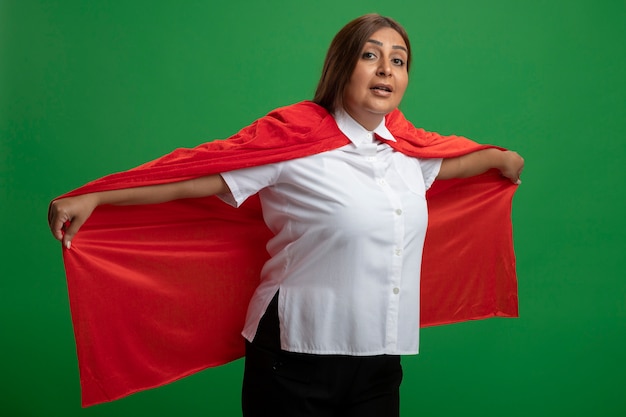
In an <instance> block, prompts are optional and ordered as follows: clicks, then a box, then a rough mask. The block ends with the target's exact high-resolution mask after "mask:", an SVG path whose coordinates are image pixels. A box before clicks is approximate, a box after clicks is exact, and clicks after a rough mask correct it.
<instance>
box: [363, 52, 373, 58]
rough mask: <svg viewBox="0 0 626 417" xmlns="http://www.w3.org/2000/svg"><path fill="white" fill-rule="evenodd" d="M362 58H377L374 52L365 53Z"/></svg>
mask: <svg viewBox="0 0 626 417" xmlns="http://www.w3.org/2000/svg"><path fill="white" fill-rule="evenodd" d="M361 57H362V58H363V59H374V58H376V55H374V53H373V52H363V55H362V56H361Z"/></svg>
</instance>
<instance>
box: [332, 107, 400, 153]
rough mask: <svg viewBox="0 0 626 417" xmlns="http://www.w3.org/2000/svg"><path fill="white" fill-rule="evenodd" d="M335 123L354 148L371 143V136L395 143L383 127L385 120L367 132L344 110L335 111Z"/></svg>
mask: <svg viewBox="0 0 626 417" xmlns="http://www.w3.org/2000/svg"><path fill="white" fill-rule="evenodd" d="M334 118H335V122H337V126H338V127H339V130H341V132H342V133H343V134H344V135H346V136H347V137H348V139H350V142H352V143H353V144H354V145H355V146H360V145H362V144H364V143H372V141H373V137H374V136H373V135H372V133H374V134H375V135H377V136H379V137H381V138H382V139H385V140H389V141H392V142H395V141H396V139H395V138H394V137H393V135H392V134H391V132H390V131H389V129H387V126H385V119H384V118H383V120H382V121H381V122H380V124H379V125H378V126H376V129H374V130H372V131H369V130H367V129H365V128H364V127H363V126H361V125H360V124H359V123H358V122H357V121H356V120H354V119H353V118H352V116H350V115H349V114H348V113H347V112H346V111H345V110H341V109H340V110H337V111H336V112H335V114H334Z"/></svg>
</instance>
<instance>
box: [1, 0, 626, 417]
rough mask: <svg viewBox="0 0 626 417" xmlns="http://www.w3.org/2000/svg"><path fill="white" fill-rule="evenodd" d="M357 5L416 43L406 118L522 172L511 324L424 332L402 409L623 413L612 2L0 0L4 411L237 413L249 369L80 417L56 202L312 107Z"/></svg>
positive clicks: (623, 85)
mask: <svg viewBox="0 0 626 417" xmlns="http://www.w3.org/2000/svg"><path fill="white" fill-rule="evenodd" d="M368 12H378V13H381V14H385V15H389V16H392V17H395V18H396V19H398V20H399V21H400V22H401V23H403V24H404V25H405V27H406V28H407V30H408V32H409V34H410V35H411V39H412V43H413V47H414V52H415V53H414V66H413V68H412V71H411V74H410V78H411V82H410V86H409V89H408V91H407V94H406V96H405V99H404V102H403V105H402V108H403V111H404V112H405V114H406V115H407V116H408V117H409V118H410V119H411V120H412V121H413V122H414V123H415V124H416V125H418V126H422V127H424V128H426V129H428V130H434V131H438V132H441V133H446V134H447V133H456V134H462V135H465V136H468V137H471V138H473V139H475V140H477V141H479V142H484V143H496V144H499V145H502V146H505V147H509V148H511V149H514V150H517V151H518V152H520V153H521V154H522V155H523V156H524V157H525V159H526V170H525V171H524V176H523V184H522V186H521V187H520V189H519V191H518V193H517V194H516V197H515V201H514V212H513V221H514V231H515V242H516V253H517V260H518V273H519V293H520V313H521V317H520V318H519V319H492V320H485V321H477V322H470V323H462V324H456V325H449V326H443V327H436V328H428V329H425V330H423V333H422V347H421V354H420V355H419V356H416V357H406V358H404V366H405V371H406V372H405V380H404V384H403V388H402V395H403V397H402V414H403V415H404V416H412V415H423V416H433V415H436V416H457V415H465V416H482V417H484V416H500V415H506V416H509V417H512V416H569V417H571V416H624V415H626V395H625V393H626V360H625V350H626V280H625V278H626V274H625V273H624V272H625V268H624V264H623V262H624V252H625V250H626V245H625V243H624V237H625V236H624V235H625V233H624V232H625V230H626V228H625V226H626V223H625V220H624V215H625V214H626V210H625V204H624V203H625V197H626V193H625V189H626V187H625V186H624V183H625V182H624V172H625V169H624V158H625V157H626V146H625V143H626V141H625V139H624V133H625V132H626V2H625V1H624V0H615V1H611V0H554V1H548V0H545V1H540V0H524V1H521V0H520V1H513V0H509V1H504V0H503V1H496V0H473V1H463V0H456V1H446V0H421V1H417V0H411V1H400V0H396V1H389V2H384V3H383V2H380V1H371V0H359V1H354V2H351V1H337V0H332V1H329V0H316V1H310V2H301V1H294V0H289V1H288V0H284V1H280V0H276V1H260V0H257V1H238V0H231V1H226V2H215V1H209V0H206V1H169V2H167V1H122V0H120V1H112V0H110V1H78V0H64V1H61V0H58V1H43V0H41V1H34V0H0V222H1V224H0V233H1V237H2V239H1V242H2V246H1V251H0V262H1V269H0V276H1V279H0V309H1V310H0V320H1V321H0V337H1V338H2V339H1V340H0V349H1V352H2V356H1V358H2V359H1V360H2V373H1V377H0V384H1V386H0V404H1V405H0V414H2V415H4V416H143V415H174V414H176V415H217V416H236V415H239V413H240V412H239V390H240V384H241V374H242V362H241V361H237V362H234V363H232V364H229V365H227V366H224V367H220V368H216V369H211V370H208V371H204V372H201V373H199V374H196V375H194V376H191V377H189V378H186V379H183V380H181V381H178V382H176V383H173V384H171V385H168V386H165V387H162V388H158V389H155V390H150V391H146V392H142V393H138V394H135V395H132V396H130V397H127V398H125V399H122V400H119V401H115V402H112V403H107V404H103V405H99V406H95V407H91V408H87V409H81V407H80V388H79V380H78V371H77V363H76V357H75V347H74V340H73V333H72V326H71V321H70V316H69V306H68V300H67V292H66V287H65V281H64V273H63V265H62V261H61V251H60V247H59V244H58V243H57V242H56V241H55V240H53V238H52V237H51V235H50V233H49V231H48V230H47V225H46V209H47V205H48V202H49V200H50V199H52V198H53V197H55V196H57V195H59V194H61V193H63V192H65V191H68V190H70V189H72V188H75V187H77V186H79V185H81V184H83V183H85V182H87V181H89V180H91V179H94V178H97V177H100V176H102V175H105V174H107V173H110V172H114V171H119V170H124V169H127V168H130V167H132V166H135V165H138V164H140V163H142V162H145V161H147V160H150V159H153V158H155V157H157V156H160V155H162V154H164V153H166V152H169V151H170V150H172V149H173V148H176V147H179V146H193V145H196V144H198V143H201V142H204V141H207V140H211V139H214V138H223V137H227V136H229V135H230V134H232V133H234V132H236V131H237V130H238V129H239V128H241V127H243V126H245V125H247V124H249V123H250V122H251V121H252V120H254V119H255V118H257V117H260V116H262V115H263V114H265V113H266V112H268V111H269V110H271V109H273V108H275V107H278V106H282V105H286V104H290V103H293V102H296V101H300V100H303V99H309V98H311V97H312V95H313V92H314V88H315V85H316V83H317V79H318V76H319V72H320V69H321V64H322V61H323V58H324V54H325V51H326V48H327V46H328V44H329V42H330V40H331V38H332V36H334V34H335V33H336V32H337V31H338V30H339V29H340V28H341V26H343V25H344V24H345V23H347V22H348V21H349V20H351V19H353V18H354V17H357V16H359V15H361V14H364V13H368ZM115 301H116V300H111V302H112V303H115Z"/></svg>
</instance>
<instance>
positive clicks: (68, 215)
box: [48, 174, 229, 249]
mask: <svg viewBox="0 0 626 417" xmlns="http://www.w3.org/2000/svg"><path fill="white" fill-rule="evenodd" d="M226 192H229V189H228V186H227V185H226V183H225V182H224V180H223V179H222V176H221V175H219V174H216V175H209V176H206V177H200V178H195V179H192V180H187V181H180V182H173V183H169V184H160V185H149V186H146V187H136V188H125V189H120V190H112V191H102V192H96V193H91V194H83V195H79V196H75V197H68V198H62V199H59V200H55V201H53V202H52V204H51V205H50V211H49V213H48V224H49V226H50V230H51V231H52V234H53V235H54V237H55V238H56V239H57V240H59V241H61V242H63V245H64V246H65V247H67V248H68V249H69V248H70V245H71V241H72V238H73V237H74V235H75V234H76V233H77V232H78V229H80V227H81V226H82V225H83V223H85V221H86V220H87V219H88V218H89V216H90V215H91V213H92V212H93V211H94V209H95V208H96V207H98V206H100V205H103V204H113V205H119V206H121V205H133V204H155V203H164V202H166V201H171V200H177V199H182V198H195V197H206V196H210V195H214V194H222V193H226ZM67 222H70V225H69V226H67V227H66V226H65V224H66V223H67Z"/></svg>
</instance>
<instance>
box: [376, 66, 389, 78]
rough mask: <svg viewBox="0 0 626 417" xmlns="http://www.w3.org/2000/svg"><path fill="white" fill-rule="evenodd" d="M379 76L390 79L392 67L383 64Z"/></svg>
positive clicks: (379, 69)
mask: <svg viewBox="0 0 626 417" xmlns="http://www.w3.org/2000/svg"><path fill="white" fill-rule="evenodd" d="M377 74H378V75H379V76H381V77H389V76H390V75H391V65H389V64H381V65H380V68H378V72H377Z"/></svg>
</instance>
